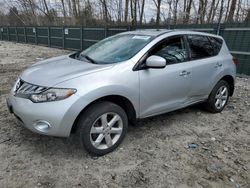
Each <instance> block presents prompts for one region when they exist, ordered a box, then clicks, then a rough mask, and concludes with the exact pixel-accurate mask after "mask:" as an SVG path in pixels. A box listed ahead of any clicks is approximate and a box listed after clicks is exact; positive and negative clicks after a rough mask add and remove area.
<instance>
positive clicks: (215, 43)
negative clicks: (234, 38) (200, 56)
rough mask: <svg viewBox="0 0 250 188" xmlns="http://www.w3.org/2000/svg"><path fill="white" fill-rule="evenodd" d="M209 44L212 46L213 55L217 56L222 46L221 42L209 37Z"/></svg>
mask: <svg viewBox="0 0 250 188" xmlns="http://www.w3.org/2000/svg"><path fill="white" fill-rule="evenodd" d="M209 40H210V41H211V44H212V46H213V50H214V55H218V54H219V52H220V49H221V46H222V43H223V41H222V40H221V39H219V38H215V37H209Z"/></svg>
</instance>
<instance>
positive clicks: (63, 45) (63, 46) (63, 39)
mask: <svg viewBox="0 0 250 188" xmlns="http://www.w3.org/2000/svg"><path fill="white" fill-rule="evenodd" d="M64 30H65V27H64V26H63V27H62V48H63V49H65V37H64Z"/></svg>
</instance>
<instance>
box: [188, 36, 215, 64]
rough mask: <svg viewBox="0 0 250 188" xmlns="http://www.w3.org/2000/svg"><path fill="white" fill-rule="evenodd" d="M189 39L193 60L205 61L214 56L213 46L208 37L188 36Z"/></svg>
mask: <svg viewBox="0 0 250 188" xmlns="http://www.w3.org/2000/svg"><path fill="white" fill-rule="evenodd" d="M187 39H188V43H189V48H190V50H191V59H193V60H196V59H203V58H207V57H211V56H213V55H214V50H213V46H212V44H211V42H210V41H209V40H208V38H207V37H206V36H202V35H188V37H187Z"/></svg>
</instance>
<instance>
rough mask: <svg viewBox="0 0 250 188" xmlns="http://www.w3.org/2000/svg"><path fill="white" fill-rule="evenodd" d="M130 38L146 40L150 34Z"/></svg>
mask: <svg viewBox="0 0 250 188" xmlns="http://www.w3.org/2000/svg"><path fill="white" fill-rule="evenodd" d="M132 39H140V40H148V39H150V36H143V35H135V36H133V38H132Z"/></svg>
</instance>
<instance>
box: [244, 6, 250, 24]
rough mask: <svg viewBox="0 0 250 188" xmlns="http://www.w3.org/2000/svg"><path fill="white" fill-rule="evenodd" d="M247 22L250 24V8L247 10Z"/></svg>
mask: <svg viewBox="0 0 250 188" xmlns="http://www.w3.org/2000/svg"><path fill="white" fill-rule="evenodd" d="M245 22H249V23H250V8H249V9H248V10H247V16H246V18H245Z"/></svg>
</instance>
